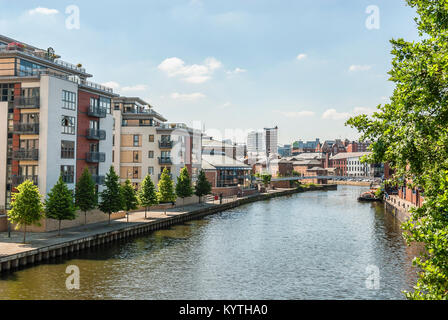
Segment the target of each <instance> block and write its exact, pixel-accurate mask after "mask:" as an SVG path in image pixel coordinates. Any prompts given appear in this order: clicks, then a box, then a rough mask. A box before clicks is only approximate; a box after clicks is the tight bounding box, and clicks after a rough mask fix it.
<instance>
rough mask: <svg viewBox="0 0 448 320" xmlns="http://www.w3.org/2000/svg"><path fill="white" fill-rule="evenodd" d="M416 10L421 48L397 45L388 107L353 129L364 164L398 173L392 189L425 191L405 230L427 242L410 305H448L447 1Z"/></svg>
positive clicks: (416, 1)
mask: <svg viewBox="0 0 448 320" xmlns="http://www.w3.org/2000/svg"><path fill="white" fill-rule="evenodd" d="M407 3H408V4H409V5H410V6H411V7H413V8H416V10H417V14H418V17H417V18H416V20H415V21H416V22H417V27H418V30H419V34H420V37H421V38H420V41H414V42H408V41H405V40H404V39H397V40H392V41H391V43H392V54H393V55H394V57H393V61H392V70H391V71H390V72H389V74H390V80H391V81H393V82H395V85H396V87H395V90H394V93H393V96H392V97H391V98H390V103H388V104H385V105H383V106H381V105H380V106H378V111H377V112H376V113H374V114H373V115H372V116H371V117H368V116H367V115H360V116H357V117H353V118H351V119H349V120H348V122H347V124H348V125H350V126H352V127H354V128H357V129H358V130H359V131H360V132H361V133H362V138H361V139H362V140H365V141H367V140H369V141H372V145H371V147H370V148H371V150H372V152H373V154H372V155H371V156H369V157H366V158H365V159H364V160H365V161H368V162H370V163H388V164H389V166H390V167H391V168H392V169H394V170H395V173H394V175H393V177H392V178H391V179H390V181H388V184H397V185H403V182H400V181H405V183H406V184H407V185H408V186H410V187H412V188H420V189H422V190H424V198H425V201H424V202H423V205H422V206H421V207H420V208H418V209H413V210H412V215H411V218H410V219H409V220H408V221H407V222H405V223H404V224H403V229H404V230H405V231H407V232H405V233H403V235H404V237H405V239H406V240H407V242H408V244H409V245H410V244H411V243H413V242H418V243H422V244H423V245H424V247H425V250H424V251H423V253H422V254H421V255H420V256H419V257H416V258H415V259H414V264H416V265H417V266H418V267H420V269H421V273H420V275H419V279H418V281H417V284H416V286H415V287H414V291H413V292H407V293H406V296H407V298H408V299H447V298H448V290H447V288H448V250H447V248H448V215H447V212H448V161H447V160H446V159H448V92H447V87H448V80H447V79H448V78H447V75H448V41H447V40H448V0H438V1H431V0H407Z"/></svg>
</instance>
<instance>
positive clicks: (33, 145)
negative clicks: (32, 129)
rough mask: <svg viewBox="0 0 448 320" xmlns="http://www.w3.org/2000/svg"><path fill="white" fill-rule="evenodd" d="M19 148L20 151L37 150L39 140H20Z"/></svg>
mask: <svg viewBox="0 0 448 320" xmlns="http://www.w3.org/2000/svg"><path fill="white" fill-rule="evenodd" d="M19 146H20V149H25V150H34V149H39V140H38V139H29V140H28V139H27V140H20V141H19ZM11 147H12V145H11Z"/></svg>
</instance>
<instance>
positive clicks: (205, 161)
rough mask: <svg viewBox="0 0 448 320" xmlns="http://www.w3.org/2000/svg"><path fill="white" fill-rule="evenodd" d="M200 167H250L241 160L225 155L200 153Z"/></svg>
mask: <svg viewBox="0 0 448 320" xmlns="http://www.w3.org/2000/svg"><path fill="white" fill-rule="evenodd" d="M202 168H203V169H205V170H214V169H226V168H227V169H240V170H250V169H251V167H250V166H248V165H246V164H244V163H243V162H241V161H238V160H235V159H233V158H230V157H227V156H225V155H209V154H203V155H202Z"/></svg>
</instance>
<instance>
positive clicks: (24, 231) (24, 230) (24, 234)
mask: <svg viewBox="0 0 448 320" xmlns="http://www.w3.org/2000/svg"><path fill="white" fill-rule="evenodd" d="M25 240H26V225H25V227H24V228H23V243H25Z"/></svg>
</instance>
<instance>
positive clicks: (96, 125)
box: [89, 120, 100, 130]
mask: <svg viewBox="0 0 448 320" xmlns="http://www.w3.org/2000/svg"><path fill="white" fill-rule="evenodd" d="M89 128H90V129H94V130H98V129H99V128H100V124H99V122H98V121H97V120H90V123H89Z"/></svg>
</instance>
